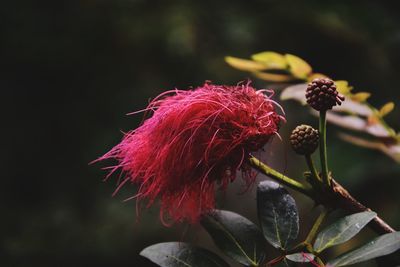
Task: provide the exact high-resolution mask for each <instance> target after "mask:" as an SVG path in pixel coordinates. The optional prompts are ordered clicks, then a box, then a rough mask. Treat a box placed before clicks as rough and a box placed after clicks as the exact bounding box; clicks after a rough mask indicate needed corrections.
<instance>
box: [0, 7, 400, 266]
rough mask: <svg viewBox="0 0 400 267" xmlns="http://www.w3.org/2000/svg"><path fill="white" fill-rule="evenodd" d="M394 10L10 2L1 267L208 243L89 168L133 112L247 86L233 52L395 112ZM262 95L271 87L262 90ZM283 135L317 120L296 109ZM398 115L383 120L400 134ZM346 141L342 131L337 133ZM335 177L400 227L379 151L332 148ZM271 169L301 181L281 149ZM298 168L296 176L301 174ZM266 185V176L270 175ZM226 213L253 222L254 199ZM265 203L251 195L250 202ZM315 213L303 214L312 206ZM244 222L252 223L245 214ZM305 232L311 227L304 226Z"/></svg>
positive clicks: (1, 78)
mask: <svg viewBox="0 0 400 267" xmlns="http://www.w3.org/2000/svg"><path fill="white" fill-rule="evenodd" d="M395 5H396V3H395V1H371V0H369V1H351V2H350V1H316V0H315V1H297V2H295V1H272V0H270V1H268V0H254V1H226V0H223V1H184V0H181V1H161V0H154V1H145V0H116V1H106V0H97V1H96V0H84V1H82V0H71V1H49V0H44V1H23V0H21V1H5V2H3V3H2V8H1V9H0V17H1V20H2V22H3V23H2V29H1V36H2V41H1V42H0V47H1V51H2V57H1V72H0V85H1V88H2V92H3V95H2V98H1V99H2V100H3V101H2V105H1V108H2V118H3V120H2V122H3V127H2V136H3V138H2V139H1V140H2V146H1V148H2V151H3V153H1V159H2V160H1V162H2V165H3V168H2V175H1V176H2V185H1V187H0V188H1V189H0V190H1V192H0V197H1V211H2V215H3V216H2V218H3V219H2V220H1V222H0V226H1V228H2V229H3V231H2V236H1V241H0V259H1V263H2V265H3V264H5V265H12V266H27V265H29V266H54V265H56V266H71V265H73V266H88V265H93V266H94V265H96V266H110V265H112V266H153V265H151V263H149V262H148V261H146V260H145V259H142V258H141V257H140V256H139V255H138V253H139V251H140V250H141V249H142V248H143V247H145V246H147V245H150V244H153V243H156V242H162V241H171V240H180V239H181V238H182V239H184V240H185V241H190V240H193V239H195V240H200V241H201V242H204V243H207V244H209V243H211V241H210V240H209V239H207V237H206V235H205V234H204V232H201V231H200V230H197V228H196V227H189V230H190V231H189V230H188V229H187V227H185V226H181V227H175V228H172V229H164V228H163V227H162V226H161V225H160V224H159V223H158V214H157V211H149V212H146V213H144V214H143V215H142V216H141V221H140V222H139V223H136V219H135V218H136V216H135V205H134V203H133V202H128V203H125V204H124V203H121V201H122V200H123V199H124V198H125V197H129V196H131V195H132V194H133V191H134V189H135V188H134V187H132V188H130V190H127V191H124V192H121V194H120V195H118V196H117V197H116V198H111V197H110V195H111V193H112V192H113V190H114V188H115V182H116V177H114V179H111V180H110V181H109V182H107V183H102V182H101V177H103V176H104V174H105V173H104V172H101V171H99V170H98V169H99V166H88V162H90V161H91V160H93V159H95V158H96V157H97V156H99V155H100V154H102V153H104V152H105V151H107V149H109V148H111V146H112V145H113V144H116V143H117V142H118V141H119V140H120V138H121V136H122V135H121V134H120V133H119V130H123V131H126V130H129V129H131V128H134V127H136V126H137V125H138V123H140V116H131V117H128V116H124V114H126V113H128V112H131V111H134V110H138V109H140V108H143V107H144V106H145V105H146V103H147V102H148V99H149V98H150V97H154V96H155V95H157V94H158V93H160V92H161V91H164V90H166V89H171V88H174V87H179V88H186V87H188V86H196V85H199V84H201V83H203V82H204V80H206V79H209V80H213V81H214V82H217V83H236V82H237V81H239V80H243V79H246V78H247V76H246V75H245V74H243V73H242V72H240V71H236V70H233V69H231V68H230V67H228V66H227V65H226V64H225V62H224V56H225V55H227V54H230V55H237V56H238V57H242V58H247V57H249V56H250V55H251V54H253V53H255V52H257V51H265V50H270V51H277V52H280V53H290V54H294V55H298V56H300V57H302V58H304V59H307V61H308V62H309V63H310V64H311V65H312V66H313V67H314V68H315V69H317V70H319V71H321V72H323V73H329V74H330V76H331V77H332V78H340V79H345V80H348V81H351V84H352V85H353V86H354V87H355V88H357V89H359V90H360V91H369V92H371V93H372V94H373V96H374V97H373V99H371V101H372V102H373V103H372V104H374V106H381V105H383V104H384V103H386V102H387V101H388V100H393V101H394V102H398V99H400V90H399V89H398V73H399V72H400V49H399V47H400V37H399V36H400V21H399V16H398V15H399V14H398V9H396V8H395ZM256 85H257V86H263V87H264V86H265V84H264V83H262V82H259V81H258V82H256ZM284 107H285V109H286V113H287V114H288V116H290V120H289V121H288V123H287V124H286V126H284V128H283V129H282V136H283V137H284V138H285V136H286V137H287V133H288V132H289V131H290V130H291V129H292V128H293V127H294V125H296V124H297V123H299V122H305V120H311V118H309V115H308V113H307V112H306V111H304V113H302V112H301V111H299V107H298V105H297V104H296V103H290V102H286V103H285V106H284ZM399 115H400V112H399V109H395V110H394V111H393V112H392V113H391V114H390V115H388V116H387V117H386V119H387V121H388V122H390V125H391V126H393V128H395V129H400V121H399V120H398V119H397V118H398V117H399ZM333 130H335V128H334V127H332V131H333ZM330 143H331V147H330V152H331V153H332V155H331V156H330V159H331V160H332V163H331V168H332V169H334V170H335V173H336V175H337V177H338V179H340V181H341V182H342V183H343V184H345V185H346V186H349V187H350V188H349V189H350V190H351V191H352V192H353V193H354V195H356V196H357V197H358V198H360V200H362V201H363V202H366V203H367V204H369V205H370V206H371V208H373V209H376V210H379V211H382V213H381V215H382V217H384V218H386V219H387V221H388V222H390V223H391V224H392V225H393V226H394V227H395V228H397V229H398V228H399V226H400V218H399V215H398V212H397V211H398V209H399V204H398V203H399V201H400V199H399V195H398V194H397V188H398V186H394V185H393V184H396V185H399V183H400V182H399V179H398V177H399V173H400V169H399V167H398V166H396V165H394V164H393V162H392V161H391V160H390V159H387V158H385V157H381V156H380V154H379V152H375V151H367V150H365V149H362V148H355V147H352V148H351V149H349V145H348V144H346V143H344V142H342V141H340V140H338V139H334V138H333V137H332V140H330ZM273 145H274V148H275V150H274V151H275V152H274V153H269V154H270V155H269V156H268V161H269V162H270V163H271V164H273V165H276V166H277V167H281V168H282V169H285V170H287V171H288V172H289V173H290V171H296V170H299V169H301V168H302V167H303V166H299V167H297V169H296V164H302V163H298V159H297V158H296V157H295V156H294V155H293V154H292V152H290V150H289V149H288V148H287V147H285V146H283V145H282V143H280V142H276V143H274V144H273ZM287 166H290V170H288V169H289V168H288V167H287ZM261 178H262V177H261ZM231 191H232V192H230V193H229V194H228V195H227V196H225V198H223V197H222V198H221V199H222V202H221V203H222V204H221V206H222V207H223V208H224V209H229V210H235V211H238V212H239V213H241V214H244V215H248V216H247V217H250V218H255V216H256V215H255V213H256V212H255V210H250V209H249V208H247V207H254V205H253V204H254V198H253V197H251V196H250V194H251V193H249V195H243V196H242V195H239V196H238V195H237V192H239V191H240V190H239V189H238V190H236V191H235V188H232V189H231ZM253 196H254V194H253ZM308 204H309V202H304V203H303V204H302V203H299V205H300V206H302V205H303V206H306V205H308ZM242 211H243V212H242ZM301 219H302V220H307V218H301Z"/></svg>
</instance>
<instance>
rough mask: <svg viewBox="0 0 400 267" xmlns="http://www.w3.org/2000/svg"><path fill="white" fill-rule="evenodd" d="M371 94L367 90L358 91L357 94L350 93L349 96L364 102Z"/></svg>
mask: <svg viewBox="0 0 400 267" xmlns="http://www.w3.org/2000/svg"><path fill="white" fill-rule="evenodd" d="M370 96H371V94H370V93H368V92H359V93H357V94H354V95H351V96H350V98H351V99H352V100H353V101H356V102H365V101H367V99H368V98H369V97H370Z"/></svg>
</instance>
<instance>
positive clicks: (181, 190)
mask: <svg viewBox="0 0 400 267" xmlns="http://www.w3.org/2000/svg"><path fill="white" fill-rule="evenodd" d="M266 92H267V90H258V91H256V90H255V89H254V88H253V87H251V86H250V83H247V84H238V85H236V86H225V85H214V84H211V83H209V82H206V83H205V84H204V85H203V86H201V87H198V88H196V89H193V90H188V91H181V90H172V91H168V92H165V93H163V94H161V95H160V96H158V97H157V98H156V99H154V100H153V101H152V102H151V103H150V104H149V106H148V107H147V109H146V110H147V111H152V112H153V114H152V116H151V117H150V118H148V119H147V120H145V121H144V123H143V124H142V125H141V126H140V127H139V128H137V129H135V130H133V131H131V132H129V133H127V134H126V135H125V136H124V138H123V140H122V141H121V143H120V144H118V145H117V146H115V147H114V148H113V149H112V150H111V151H110V152H108V153H107V154H105V155H104V156H102V157H101V158H100V159H99V160H104V159H109V158H113V159H116V160H117V161H118V164H117V165H116V166H114V167H113V170H114V171H115V170H117V169H121V170H122V171H123V172H124V173H125V175H126V176H125V179H124V180H123V181H122V182H121V184H120V186H119V187H118V188H120V187H121V186H122V185H123V184H125V183H126V182H132V183H136V184H138V185H139V189H138V193H137V195H136V196H135V197H136V199H137V201H139V200H141V199H147V200H148V201H149V202H148V203H149V205H151V204H152V203H153V202H154V201H155V200H156V199H160V201H161V211H160V216H161V219H162V220H163V219H164V217H165V216H168V217H169V218H170V219H172V221H174V222H178V221H183V220H188V221H189V222H196V221H198V219H199V217H200V216H201V214H203V213H206V212H208V211H211V210H212V209H213V208H214V207H215V197H214V194H215V188H216V185H217V184H218V185H219V186H220V187H221V188H222V189H225V188H226V186H227V185H228V184H229V183H230V182H232V181H233V180H235V178H236V172H237V171H238V170H242V172H243V179H244V180H245V182H246V183H247V184H248V185H249V184H251V183H252V182H253V181H254V175H253V174H252V173H251V171H250V170H249V168H245V167H244V162H245V161H246V158H247V157H248V156H249V153H250V152H252V151H256V150H259V149H261V148H262V147H263V146H264V145H265V144H266V143H267V142H268V140H269V139H270V138H271V137H272V136H274V135H275V134H276V133H277V131H278V128H279V124H280V122H281V121H282V120H283V117H282V116H280V115H278V114H277V113H276V111H275V105H274V102H273V101H272V100H271V99H270V98H269V97H268V96H266V95H265V93H266ZM117 191H118V189H117Z"/></svg>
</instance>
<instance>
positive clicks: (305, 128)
mask: <svg viewBox="0 0 400 267" xmlns="http://www.w3.org/2000/svg"><path fill="white" fill-rule="evenodd" d="M318 141H319V133H318V131H317V130H316V129H314V128H313V127H311V126H309V125H304V124H302V125H299V126H297V127H296V128H295V129H294V130H293V131H292V134H291V135H290V144H291V145H292V148H293V150H294V151H295V152H296V153H297V154H300V155H311V154H312V153H313V152H314V151H315V150H316V149H317V147H318Z"/></svg>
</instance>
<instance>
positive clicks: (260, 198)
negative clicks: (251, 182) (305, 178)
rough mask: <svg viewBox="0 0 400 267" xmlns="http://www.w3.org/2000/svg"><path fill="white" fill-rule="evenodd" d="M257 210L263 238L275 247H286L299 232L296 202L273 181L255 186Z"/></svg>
mask: <svg viewBox="0 0 400 267" xmlns="http://www.w3.org/2000/svg"><path fill="white" fill-rule="evenodd" d="M257 210H258V218H259V220H260V223H261V227H262V230H263V232H264V236H265V238H266V239H267V240H268V242H269V243H271V244H272V245H273V246H274V247H276V248H282V249H286V248H288V247H289V246H290V245H291V243H292V242H293V241H294V240H296V238H297V235H298V233H299V215H298V211H297V207H296V202H295V201H294V199H293V198H292V196H290V195H289V193H288V191H287V190H286V189H285V188H283V187H282V186H280V185H279V184H278V183H276V182H273V181H263V182H261V183H260V184H259V185H258V188H257Z"/></svg>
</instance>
